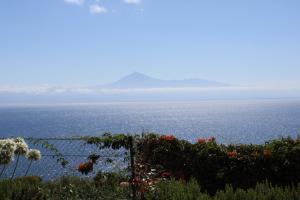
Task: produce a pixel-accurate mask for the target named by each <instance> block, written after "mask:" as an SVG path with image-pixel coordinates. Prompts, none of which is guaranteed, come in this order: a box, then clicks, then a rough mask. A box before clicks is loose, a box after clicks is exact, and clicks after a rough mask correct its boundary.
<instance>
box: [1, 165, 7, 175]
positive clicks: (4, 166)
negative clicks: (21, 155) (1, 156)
mask: <svg viewBox="0 0 300 200" xmlns="http://www.w3.org/2000/svg"><path fill="white" fill-rule="evenodd" d="M5 168H6V165H3V168H2V170H1V174H0V178H1V176H2V174H3V172H4V170H5Z"/></svg>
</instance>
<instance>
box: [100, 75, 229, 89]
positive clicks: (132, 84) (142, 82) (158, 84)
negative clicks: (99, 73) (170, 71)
mask: <svg viewBox="0 0 300 200" xmlns="http://www.w3.org/2000/svg"><path fill="white" fill-rule="evenodd" d="M221 86H228V85H227V84H224V83H219V82H216V81H209V80H202V79H184V80H161V79H157V78H152V77H150V76H147V75H145V74H142V73H139V72H134V73H132V74H130V75H128V76H125V77H123V78H121V79H120V80H118V81H116V82H114V83H111V84H108V85H105V86H104V87H105V88H120V89H126V88H127V89H136V88H180V87H221Z"/></svg>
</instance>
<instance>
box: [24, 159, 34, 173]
mask: <svg viewBox="0 0 300 200" xmlns="http://www.w3.org/2000/svg"><path fill="white" fill-rule="evenodd" d="M31 164H32V160H31V161H30V163H29V165H28V168H27V170H26V173H25V176H27V174H28V172H29V169H30V167H31Z"/></svg>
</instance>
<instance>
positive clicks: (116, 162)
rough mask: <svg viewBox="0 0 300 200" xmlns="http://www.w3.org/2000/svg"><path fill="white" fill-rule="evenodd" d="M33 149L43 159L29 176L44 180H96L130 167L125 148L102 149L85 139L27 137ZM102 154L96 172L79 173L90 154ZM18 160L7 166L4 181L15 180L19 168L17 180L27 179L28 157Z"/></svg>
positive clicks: (2, 177)
mask: <svg viewBox="0 0 300 200" xmlns="http://www.w3.org/2000/svg"><path fill="white" fill-rule="evenodd" d="M25 140H26V143H27V144H28V146H29V148H30V149H38V150H40V151H41V154H42V159H41V160H39V161H34V162H33V163H32V165H31V167H30V169H29V171H28V174H27V176H40V177H42V178H43V179H44V180H53V179H56V178H58V177H61V176H81V177H85V178H92V177H94V176H95V175H96V173H97V172H99V171H102V172H109V171H120V170H124V169H125V168H127V167H128V165H129V164H130V163H129V162H130V161H129V160H128V156H127V155H129V154H128V152H127V150H125V149H119V150H113V149H99V148H98V147H97V146H96V145H93V144H87V142H86V141H85V140H83V139H81V138H64V139H58V138H51V139H50V138H27V139H25ZM92 154H95V155H98V156H99V159H98V160H97V162H96V164H95V165H94V169H93V171H92V172H91V173H89V174H88V175H83V174H81V173H80V172H79V171H78V166H79V164H80V163H83V162H86V161H87V159H88V156H89V155H92ZM16 160H17V159H16V157H15V158H14V161H13V162H11V163H10V164H9V165H7V166H3V165H2V166H0V168H1V169H0V170H1V171H2V170H3V167H5V169H4V171H3V174H2V176H1V179H6V178H11V176H12V174H13V171H14V169H15V167H16V164H17V168H16V171H15V175H14V177H20V176H24V175H25V174H26V171H27V169H28V166H29V164H30V161H28V160H27V159H26V158H25V157H20V159H19V162H18V163H17V161H16Z"/></svg>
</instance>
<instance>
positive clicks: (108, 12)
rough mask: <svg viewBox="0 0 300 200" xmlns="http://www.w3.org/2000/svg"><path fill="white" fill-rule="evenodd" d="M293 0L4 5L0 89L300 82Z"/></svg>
mask: <svg viewBox="0 0 300 200" xmlns="http://www.w3.org/2000/svg"><path fill="white" fill-rule="evenodd" d="M299 10H300V1H299V0H276V1H275V0H188V1H186V0H185V1H184V0H2V1H1V2H0V86H8V85H14V86H26V85H35V86H39V85H66V86H72V85H76V86H84V85H99V84H104V83H109V82H112V81H115V80H117V79H119V78H120V77H122V76H124V75H127V74H130V73H132V72H135V71H137V72H141V73H145V74H147V75H149V76H153V77H156V78H161V79H184V78H204V79H208V80H215V81H221V82H226V83H232V84H256V83H263V84H269V83H284V84H285V85H286V87H290V86H294V84H295V83H300V82H297V81H299V80H300V12H299Z"/></svg>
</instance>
